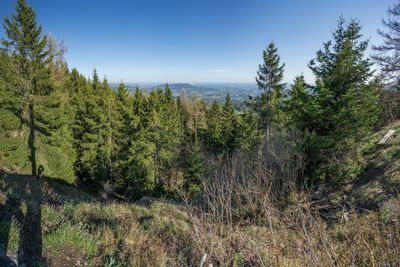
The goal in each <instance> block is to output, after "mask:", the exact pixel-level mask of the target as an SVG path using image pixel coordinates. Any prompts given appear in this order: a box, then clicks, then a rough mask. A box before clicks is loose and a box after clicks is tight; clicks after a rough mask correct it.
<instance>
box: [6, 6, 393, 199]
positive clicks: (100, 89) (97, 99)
mask: <svg viewBox="0 0 400 267" xmlns="http://www.w3.org/2000/svg"><path fill="white" fill-rule="evenodd" d="M396 10H397V9H396ZM397 15H398V14H397ZM388 25H389V26H390V24H388ZM4 27H5V33H6V34H5V36H4V37H3V38H2V42H1V44H2V46H1V51H0V74H1V75H0V116H1V117H0V118H1V120H0V137H1V140H0V164H1V165H0V166H1V167H3V168H9V169H11V171H18V172H25V173H31V174H32V175H33V176H37V175H46V176H51V177H56V178H61V179H64V180H67V181H69V182H76V183H79V184H82V185H85V186H90V187H92V188H93V190H95V191H97V192H99V191H101V190H103V191H104V190H105V191H107V192H117V193H120V194H124V195H125V196H126V197H128V198H131V199H135V198H139V197H140V196H142V195H171V196H173V195H174V194H175V193H176V191H177V190H182V189H183V190H185V191H186V192H188V194H189V195H191V196H195V195H196V194H197V193H199V192H201V190H202V188H201V180H202V179H207V171H206V170H207V168H208V166H207V160H205V159H207V158H210V157H211V156H212V157H213V158H217V159H218V160H221V161H223V160H226V159H229V158H230V157H231V156H232V155H233V154H235V153H236V152H237V151H242V152H246V151H248V152H250V151H252V152H254V151H257V150H258V149H261V147H262V144H265V143H268V142H269V140H270V139H271V138H272V136H273V135H275V134H277V133H279V132H280V131H276V129H286V130H296V131H298V132H300V133H301V136H302V138H301V140H300V139H299V140H292V141H293V142H298V144H300V142H301V147H302V153H303V154H304V158H305V166H304V172H303V174H302V175H301V176H299V177H296V183H297V185H300V186H302V185H312V184H313V183H316V182H320V181H326V182H332V181H337V180H340V179H344V178H347V177H349V176H351V175H356V174H357V173H358V172H359V171H360V167H359V166H360V165H359V164H357V160H358V156H359V154H358V153H359V151H357V142H358V141H359V140H360V139H362V138H363V136H364V135H365V134H366V133H368V132H370V131H372V130H373V129H374V128H376V127H379V126H380V125H383V124H385V123H387V122H388V121H390V120H395V119H397V118H398V116H399V114H398V112H397V111H395V110H396V109H397V110H398V103H397V102H396V103H393V98H392V97H387V95H388V94H392V92H394V91H395V90H396V88H395V87H393V83H392V86H388V85H387V84H386V83H384V82H383V79H381V77H387V75H385V73H384V72H382V73H380V74H382V76H380V77H378V76H377V75H374V72H373V70H372V62H371V59H369V58H367V57H366V56H365V53H366V50H367V47H368V41H367V40H364V39H363V37H362V34H361V26H360V23H359V22H358V21H357V20H351V21H350V22H348V23H347V22H346V21H345V20H344V19H343V18H340V19H339V22H338V26H337V29H336V30H335V31H334V33H333V36H332V40H330V41H328V42H326V43H324V44H323V48H322V49H321V50H319V51H317V53H316V57H315V59H313V60H311V61H310V63H309V68H310V69H311V70H312V72H313V73H314V76H315V84H312V85H311V84H307V83H306V81H305V79H304V77H303V76H302V75H299V76H298V77H296V78H295V79H294V82H293V85H292V86H291V87H290V90H289V91H287V90H286V88H287V86H286V84H284V83H283V82H282V81H283V79H284V64H282V63H281V62H280V61H281V60H280V57H279V55H278V50H277V47H276V46H275V44H274V43H271V44H269V45H268V46H267V48H266V49H265V51H263V62H262V64H261V65H260V66H259V70H258V72H257V77H256V81H257V84H258V86H259V88H260V95H259V96H257V97H254V98H249V101H247V103H246V105H245V106H246V107H245V108H244V109H243V110H241V111H237V110H236V109H235V107H234V105H233V103H232V100H231V98H230V96H229V95H227V96H226V99H225V103H224V104H222V105H221V104H218V103H217V102H214V103H212V104H211V105H206V104H205V103H204V102H203V101H202V100H201V99H200V98H197V97H193V98H191V99H189V98H188V97H187V96H186V95H185V94H184V93H183V94H181V96H179V97H178V98H174V97H173V96H172V93H171V90H170V88H169V87H168V84H167V85H165V88H163V89H159V90H154V91H152V92H150V93H149V94H147V95H146V94H144V93H143V92H142V91H141V90H140V88H137V89H136V90H135V92H129V91H128V89H127V87H126V86H125V85H124V84H123V83H121V84H119V86H118V88H117V89H116V90H113V89H112V88H111V86H110V84H109V83H108V81H107V80H106V79H103V80H100V78H99V77H98V75H97V72H96V70H94V71H93V75H92V77H90V78H86V77H84V76H83V75H82V74H80V73H79V71H78V70H76V69H73V70H69V69H68V66H67V63H66V62H65V60H64V58H63V53H64V50H65V49H64V48H63V46H62V45H59V44H57V42H56V41H55V40H54V38H52V37H51V36H49V35H45V34H44V33H43V31H42V28H41V26H40V25H39V24H38V23H37V21H36V15H35V12H34V10H33V9H32V8H31V7H30V6H29V5H27V3H26V2H25V1H24V0H18V3H17V7H16V12H15V14H13V15H11V16H10V17H7V18H5V20H4ZM393 27H395V25H394V26H393ZM382 34H383V33H382ZM380 49H381V51H382V52H383V53H384V52H385V51H384V50H385V49H384V47H381V48H380ZM377 60H379V58H377ZM380 60H381V61H382V60H388V58H384V57H383V56H381V58H380ZM387 73H391V72H389V71H388V72H386V74H387ZM378 78H380V79H378ZM393 88H395V89H393ZM388 92H390V93H388Z"/></svg>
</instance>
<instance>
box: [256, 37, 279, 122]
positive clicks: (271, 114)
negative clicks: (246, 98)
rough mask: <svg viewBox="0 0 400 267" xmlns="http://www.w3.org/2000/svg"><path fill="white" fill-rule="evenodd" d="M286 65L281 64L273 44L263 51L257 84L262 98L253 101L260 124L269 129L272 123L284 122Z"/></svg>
mask: <svg viewBox="0 0 400 267" xmlns="http://www.w3.org/2000/svg"><path fill="white" fill-rule="evenodd" d="M284 68H285V64H282V65H281V64H280V57H279V55H278V48H277V47H276V46H275V44H274V43H273V42H271V43H270V44H269V45H268V47H267V48H266V49H265V50H264V51H263V64H261V65H259V67H258V71H257V77H256V82H257V85H258V87H259V89H260V90H261V96H258V97H256V98H255V99H254V101H253V103H252V104H253V109H254V110H255V111H257V112H258V113H259V115H260V120H261V121H260V124H261V126H262V127H263V129H268V128H269V127H270V125H271V124H272V123H281V122H282V121H284V112H283V110H282V104H283V98H284V91H283V90H284V87H285V84H284V83H282V80H283V73H284Z"/></svg>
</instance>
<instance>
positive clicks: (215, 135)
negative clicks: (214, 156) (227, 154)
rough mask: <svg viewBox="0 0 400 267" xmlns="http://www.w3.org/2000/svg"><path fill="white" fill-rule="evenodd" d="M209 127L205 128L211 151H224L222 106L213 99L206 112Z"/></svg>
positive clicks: (207, 143) (205, 137) (207, 142)
mask: <svg viewBox="0 0 400 267" xmlns="http://www.w3.org/2000/svg"><path fill="white" fill-rule="evenodd" d="M206 121H207V128H206V129H205V130H204V140H205V143H206V145H207V148H208V150H209V151H211V152H213V153H222V151H223V147H224V136H223V131H222V129H223V125H222V107H221V105H220V104H218V102H217V101H215V100H214V101H213V103H212V104H211V107H210V108H209V109H208V110H207V113H206Z"/></svg>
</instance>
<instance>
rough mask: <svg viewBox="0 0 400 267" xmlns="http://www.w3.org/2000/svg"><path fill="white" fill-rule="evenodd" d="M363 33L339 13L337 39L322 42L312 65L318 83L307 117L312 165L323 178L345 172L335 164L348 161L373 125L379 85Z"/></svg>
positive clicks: (354, 21) (312, 94) (311, 94)
mask: <svg viewBox="0 0 400 267" xmlns="http://www.w3.org/2000/svg"><path fill="white" fill-rule="evenodd" d="M361 37H362V35H361V26H360V24H359V22H358V21H356V20H351V21H350V23H349V24H346V22H345V20H344V19H343V18H340V19H339V22H338V27H337V29H336V31H335V32H334V33H333V40H332V41H329V42H327V43H324V48H323V49H322V50H319V51H318V52H317V55H316V58H315V59H314V60H312V61H311V62H310V64H309V67H310V69H311V70H312V71H313V73H314V75H315V77H316V79H317V82H316V85H315V86H314V87H313V88H312V91H311V93H310V99H312V101H309V102H308V103H309V106H308V114H307V116H308V117H306V118H309V119H310V121H311V125H309V126H308V127H307V128H308V130H309V131H310V132H311V133H312V135H311V137H310V138H311V140H310V141H309V142H308V153H309V159H310V166H309V168H308V169H309V170H313V171H317V172H318V174H317V175H318V176H319V178H326V177H327V176H329V177H332V176H335V175H336V177H341V176H342V175H344V174H345V173H341V172H342V171H343V169H345V168H342V170H337V166H336V165H335V166H332V164H331V163H332V162H337V161H339V162H341V163H342V165H345V162H346V161H347V160H348V158H347V157H346V155H347V154H348V153H349V151H352V149H353V148H354V143H355V142H356V141H357V140H359V139H360V138H362V137H363V136H364V134H365V133H366V132H368V131H370V130H371V129H372V127H373V126H374V125H375V123H376V119H377V116H378V113H379V107H377V105H376V104H377V87H376V85H375V83H374V82H371V81H370V79H371V77H372V71H371V62H370V60H369V59H367V58H365V56H364V54H365V51H366V49H367V47H368V41H364V40H361ZM333 156H335V157H336V161H333V160H332V157H333ZM337 171H339V172H340V173H338V172H337Z"/></svg>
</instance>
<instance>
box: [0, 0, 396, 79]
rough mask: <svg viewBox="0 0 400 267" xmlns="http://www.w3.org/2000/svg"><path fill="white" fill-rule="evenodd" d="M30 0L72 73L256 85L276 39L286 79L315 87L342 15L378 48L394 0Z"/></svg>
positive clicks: (7, 10)
mask: <svg viewBox="0 0 400 267" xmlns="http://www.w3.org/2000/svg"><path fill="white" fill-rule="evenodd" d="M27 2H28V3H29V4H30V5H32V6H34V7H35V10H36V13H37V17H38V20H39V21H40V22H41V24H42V26H43V30H44V32H46V33H51V34H52V35H53V36H54V37H55V38H56V39H57V40H59V41H64V44H65V46H66V47H67V53H66V56H65V57H66V60H67V62H68V64H69V66H70V68H74V67H75V68H77V69H78V70H79V71H80V72H81V73H83V74H84V75H85V76H91V74H92V71H93V69H94V68H96V69H97V72H98V74H99V76H100V77H107V79H108V80H109V81H110V82H112V83H119V82H120V81H124V82H126V83H158V82H160V83H166V82H168V83H184V82H187V83H254V77H255V75H256V71H257V69H258V64H260V63H261V62H262V51H263V49H265V47H266V45H267V44H268V43H269V42H270V41H274V42H275V43H276V45H277V46H278V49H279V50H278V53H279V54H280V56H281V61H282V62H284V63H286V67H285V77H284V81H285V82H287V83H291V82H292V81H293V79H294V78H295V76H296V75H299V74H304V76H305V78H306V80H307V82H309V83H311V82H313V76H312V73H311V71H310V70H309V69H308V67H307V63H308V62H309V61H310V60H311V59H312V58H314V57H315V53H316V51H317V50H318V49H320V48H322V43H323V42H325V41H327V40H329V38H330V35H331V32H332V30H333V29H334V28H335V27H336V24H337V20H338V18H339V16H341V15H343V16H344V18H346V19H347V20H349V19H350V18H357V19H359V20H360V22H361V25H363V29H362V33H363V37H364V39H368V38H370V40H371V43H372V44H377V43H379V42H380V38H379V37H378V36H377V33H376V32H377V29H378V27H380V26H381V19H382V17H385V16H386V11H387V8H388V6H390V5H393V4H394V3H395V2H396V1H395V0H380V1H376V0H353V1H347V0H337V1H318V0H301V1H279V2H273V1H262V0H255V1H251V2H243V1H239V0H233V1H227V0H221V1H211V0H205V1H188V2H186V1H181V0H172V1H157V0H150V1H118V2H116V3H112V4H111V2H109V1H102V0H99V1H93V0H92V1H91V0H88V1H78V0H72V1H40V0H28V1H27ZM14 8H15V1H7V0H0V17H5V16H9V15H10V14H11V13H12V12H13V10H14ZM0 34H1V35H3V34H4V30H3V29H1V30H0ZM369 51H370V50H369ZM368 53H370V52H368Z"/></svg>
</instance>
